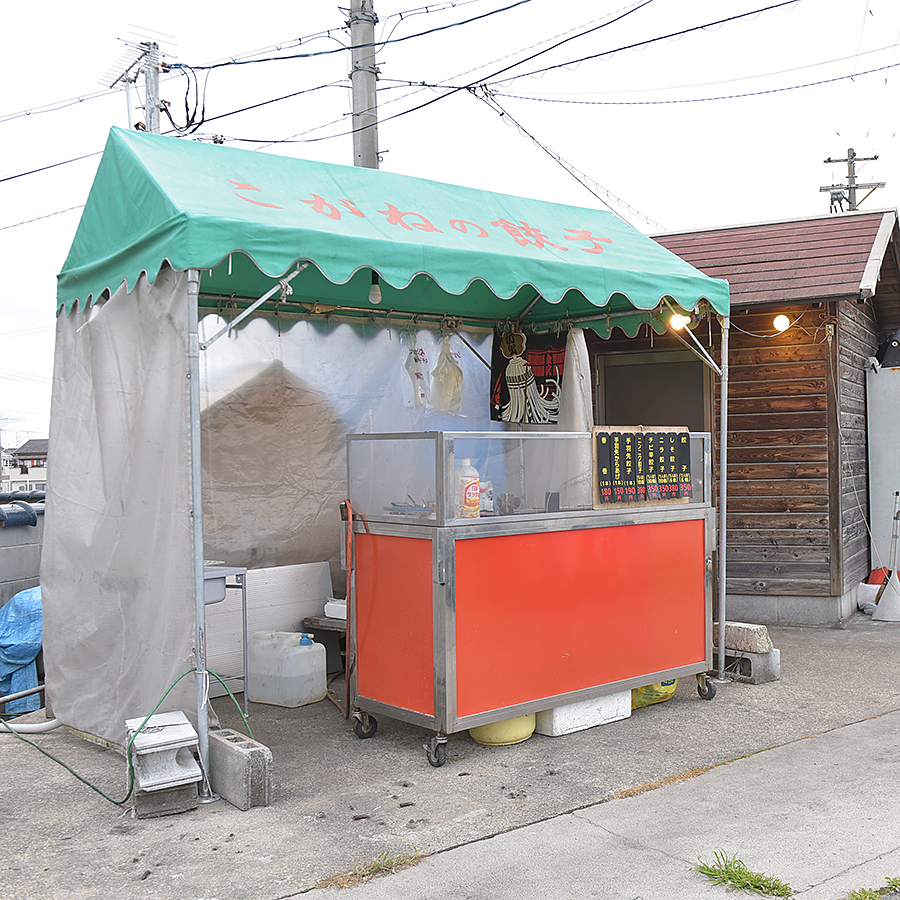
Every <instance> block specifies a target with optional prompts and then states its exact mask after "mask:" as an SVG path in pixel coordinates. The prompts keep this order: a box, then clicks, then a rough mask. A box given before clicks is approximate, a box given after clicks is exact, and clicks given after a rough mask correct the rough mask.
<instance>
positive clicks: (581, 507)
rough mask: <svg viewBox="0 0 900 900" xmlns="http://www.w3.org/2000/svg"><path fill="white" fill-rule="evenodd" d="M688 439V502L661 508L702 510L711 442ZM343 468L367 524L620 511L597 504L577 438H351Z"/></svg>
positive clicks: (590, 445)
mask: <svg viewBox="0 0 900 900" xmlns="http://www.w3.org/2000/svg"><path fill="white" fill-rule="evenodd" d="M689 439H690V469H689V473H688V479H689V483H690V487H689V489H688V490H687V491H686V494H687V496H682V497H680V498H676V499H675V500H674V501H672V500H670V501H663V502H668V503H672V502H675V503H679V502H680V503H709V501H710V495H709V472H710V455H711V446H710V443H711V442H710V436H709V435H708V434H704V433H700V434H691V435H689ZM347 460H348V473H347V480H348V485H349V488H350V497H351V498H352V499H353V507H354V512H356V513H361V514H362V515H363V516H365V518H366V519H367V520H368V521H370V522H409V523H416V524H428V525H450V524H464V523H468V522H471V521H472V520H473V519H477V520H480V521H490V520H495V519H497V518H504V517H508V516H516V517H528V516H532V517H539V518H542V519H543V518H546V516H547V515H548V514H566V513H578V512H583V511H585V510H590V509H593V508H596V509H622V508H624V506H625V504H623V503H611V504H599V503H598V502H597V500H596V497H595V494H596V482H597V474H596V473H597V458H596V448H595V438H594V436H593V435H591V434H587V433H582V432H577V433H569V432H559V433H553V432H531V433H529V432H450V431H444V432H436V431H435V432H422V433H416V434H358V435H350V436H349V437H348V450H347ZM476 478H477V487H474V486H473V483H472V482H473V480H474V479H476ZM466 487H468V489H469V498H468V505H467V502H466V497H465V490H466ZM474 491H477V496H476V495H475V494H474V493H473V492H474ZM636 502H637V503H638V504H640V505H651V504H652V503H653V501H648V500H642V501H641V500H639V501H636ZM629 505H631V504H629Z"/></svg>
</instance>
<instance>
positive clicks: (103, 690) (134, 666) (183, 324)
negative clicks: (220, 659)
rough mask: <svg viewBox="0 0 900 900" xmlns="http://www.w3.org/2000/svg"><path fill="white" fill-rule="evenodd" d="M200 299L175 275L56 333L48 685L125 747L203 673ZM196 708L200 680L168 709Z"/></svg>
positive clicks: (66, 718) (61, 323)
mask: <svg viewBox="0 0 900 900" xmlns="http://www.w3.org/2000/svg"><path fill="white" fill-rule="evenodd" d="M186 297H187V290H186V280H185V277H184V275H183V274H181V275H179V274H176V273H174V272H172V271H171V270H170V269H165V270H164V271H163V272H162V273H161V274H160V278H159V281H158V282H157V284H156V285H155V286H154V287H153V288H150V287H149V286H148V285H147V282H146V279H145V278H141V279H140V280H139V282H138V284H137V285H136V287H135V290H134V292H133V294H131V295H127V294H125V292H124V291H118V292H116V293H115V294H114V295H113V296H112V297H111V298H110V299H109V300H108V301H107V302H106V303H103V304H99V305H96V306H94V307H92V308H91V309H90V310H89V311H87V312H84V311H81V312H74V311H73V313H72V314H71V315H69V316H65V315H61V316H60V317H59V318H58V320H57V326H56V358H55V361H54V379H53V393H52V402H51V417H50V448H51V453H50V460H51V462H50V468H49V472H48V475H49V478H48V485H47V488H48V503H47V513H46V523H45V531H44V543H43V551H42V558H41V589H42V597H43V603H44V667H45V673H46V681H45V683H46V685H47V694H48V699H49V700H50V703H51V705H52V709H53V714H54V715H55V716H56V717H57V718H58V719H60V721H62V722H63V723H64V724H66V725H69V726H71V727H73V728H75V729H77V730H79V731H82V732H85V733H87V734H90V735H93V736H95V737H99V738H102V739H104V740H107V741H111V742H114V743H117V744H121V743H122V742H123V740H124V721H125V719H126V718H128V717H131V716H140V715H148V714H149V713H150V711H151V710H152V708H153V705H154V704H155V703H156V701H157V700H158V699H159V698H160V697H161V696H162V694H163V693H164V691H165V689H166V688H167V687H168V686H169V685H170V684H171V683H172V682H173V681H175V679H176V678H177V677H178V676H179V675H181V674H182V673H183V672H185V671H187V670H188V669H190V668H191V667H192V665H193V662H192V647H193V637H194V604H193V600H192V585H193V574H192V573H193V568H192V559H193V557H192V547H191V517H190V505H191V504H190V497H191V483H190V444H189V430H188V428H189V413H188V399H189V398H188V384H187V380H186V378H185V373H186V367H187V306H186V302H185V301H186ZM196 705H197V701H196V681H195V679H194V677H193V676H188V677H187V678H185V679H183V680H182V681H181V682H180V684H179V685H178V687H177V688H176V689H175V690H174V691H173V692H172V694H170V695H169V698H168V702H167V704H166V706H165V709H183V710H185V711H186V712H188V713H190V712H191V710H192V709H193V713H194V716H193V717H194V718H196Z"/></svg>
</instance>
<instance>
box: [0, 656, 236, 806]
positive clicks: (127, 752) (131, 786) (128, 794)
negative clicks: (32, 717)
mask: <svg viewBox="0 0 900 900" xmlns="http://www.w3.org/2000/svg"><path fill="white" fill-rule="evenodd" d="M196 671H197V670H196V669H188V670H187V672H183V673H182V674H181V675H179V676H178V678H176V679H175V681H173V682H172V684H170V685H169V687H168V688H167V689H166V692H165V693H164V694H163V695H162V697H160V698H159V700H158V701H157V703H156V706H154V707H153V709H152V710H151V711H150V713H149V714H148V715H147V717H146V718H145V719H144V720H143V721H142V722H141V724H140V725H139V726H138V728H137V729H136V730H135V731H134V733H133V734H132V735H131V737H130V738H129V740H128V742H127V744H126V745H125V757H126V760H127V764H128V790H127V792H126V794H125V796H124V797H123V798H122V799H121V800H117V799H116V798H115V797H111V796H110V795H109V794H107V793H106V791H104V790H103V789H102V788H99V787H97V785H95V784H93V783H92V782H90V781H88V780H87V778H85V777H84V776H83V775H79V774H78V772H76V771H75V770H74V769H73V768H72V767H71V766H70V765H69V764H68V763H66V762H64V761H63V760H61V759H59V758H58V757H56V756H54V755H53V754H52V753H51V752H50V751H49V750H45V749H44V748H43V747H42V746H41V745H40V744H38V743H37V741H34V740H32V739H31V738H28V737H26V736H25V735H24V734H20V733H19V732H18V731H16V730H15V727H14V725H12V724H10V722H8V721H7V722H4V723H3V725H4V726H5V729H4V730H5V731H6V733H8V734H11V735H13V736H14V737H15V738H16V739H17V740H20V741H22V742H23V743H25V744H30V745H31V746H32V747H34V749H35V750H37V751H38V752H40V753H42V754H43V755H44V756H46V757H47V758H48V759H50V760H52V761H53V762H55V763H57V764H58V765H60V766H62V767H63V768H64V769H65V770H66V771H67V772H69V773H70V774H71V775H74V776H75V778H77V779H78V780H79V781H80V782H81V783H82V784H85V785H87V787H89V788H90V789H91V790H92V791H96V792H97V793H98V794H99V795H100V796H101V797H103V799H104V800H108V801H109V802H110V803H112V804H114V805H115V806H124V804H125V803H127V802H128V800H129V799H130V797H131V795H132V794H133V793H134V764H133V762H132V758H131V747H132V744H134V741H135V738H137V736H138V735H139V734H140V733H141V731H143V729H144V726H145V725H146V724H147V722H149V721H150V718H151V717H152V716H153V715H154V714H155V713H156V711H157V710H158V709H159V707H160V706H162V703H163V701H164V700H165V699H166V697H168V696H169V694H170V693H171V691H172V689H173V688H174V687H175V686H176V685H177V684H178V683H179V682H180V681H181V680H182V679H183V678H186V677H187V676H188V675H191V674H192V673H194V672H196ZM209 674H210V675H212V676H213V677H214V678H216V679H217V680H218V681H219V682H220V683H221V685H222V687H224V688H225V690H226V691H227V692H228V696H229V697H231V699H232V701H233V702H234V705H235V706H236V707H237V710H238V712H239V713H240V714H241V719H243V722H244V726H245V727H246V728H247V734H248V736H249V737H250V738H253V732H252V731H251V730H250V723H249V722H248V721H247V717H246V716H245V715H244V711H243V710H242V709H241V706H240V704H239V703H238V702H237V699H236V698H235V696H234V694H233V693H232V692H231V690H230V689H229V688H228V685H227V684H225V682H224V681H223V680H222V678H220V677H219V676H218V675H217V674H216V673H215V672H209ZM244 689H245V690H246V686H245V688H244ZM203 777H204V778H206V772H203Z"/></svg>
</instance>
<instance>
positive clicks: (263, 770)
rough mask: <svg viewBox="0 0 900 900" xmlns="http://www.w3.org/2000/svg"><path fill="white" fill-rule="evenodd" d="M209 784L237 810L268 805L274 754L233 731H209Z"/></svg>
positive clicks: (225, 729) (256, 742) (227, 729)
mask: <svg viewBox="0 0 900 900" xmlns="http://www.w3.org/2000/svg"><path fill="white" fill-rule="evenodd" d="M209 784H210V787H211V788H212V789H213V790H214V791H215V792H216V793H217V794H218V795H219V796H220V797H222V798H223V799H225V800H227V801H228V802H229V803H230V804H231V805H232V806H236V807H237V808H238V809H243V810H248V809H250V808H251V807H253V806H268V805H269V795H270V791H271V785H272V751H271V750H270V749H269V748H268V747H266V746H265V745H263V744H260V743H259V742H258V741H254V740H253V739H252V738H249V737H246V736H245V735H243V734H239V733H238V732H236V731H232V730H231V729H230V728H222V729H219V730H217V731H210V733H209Z"/></svg>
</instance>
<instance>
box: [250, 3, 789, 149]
mask: <svg viewBox="0 0 900 900" xmlns="http://www.w3.org/2000/svg"><path fill="white" fill-rule="evenodd" d="M652 2H653V0H642V2H639V3H637V4H636V5H633V6H631V7H625V8H624V10H625V11H624V12H623V11H621V10H620V11H619V13H618V14H616V15H615V17H614V18H611V19H608V20H606V21H604V22H603V23H602V24H601V25H597V26H595V27H592V28H590V29H588V30H587V31H583V32H579V33H578V34H576V35H572V36H571V37H566V38H564V39H562V40H560V41H558V42H557V43H555V44H553V45H552V46H550V47H547V48H545V49H543V50H539V51H537V52H536V53H533V54H532V55H531V56H529V57H527V58H526V59H524V60H520V61H519V62H516V63H511V64H510V65H508V66H505V67H504V68H502V69H500V70H499V71H497V72H494V73H493V74H492V75H489V76H487V79H484V80H489V79H491V78H495V77H496V76H497V75H499V74H502V73H503V72H506V71H508V70H509V69H511V68H515V66H517V65H521V64H522V63H523V62H529V61H530V60H532V59H535V58H537V57H538V56H541V55H542V54H544V53H549V52H550V51H551V50H555V49H556V48H557V47H559V46H562V44H565V43H568V42H569V41H570V40H575V39H576V38H579V37H584V36H585V35H587V34H591V33H592V32H594V31H597V30H598V29H599V28H605V27H607V26H609V25H613V24H615V23H616V22H619V21H621V20H622V19H624V18H626V17H627V16H629V15H631V14H632V13H634V12H637V11H638V10H639V9H642V8H643V7H645V6H648V5H649V4H650V3H652ZM787 2H791V3H796V2H799V0H787ZM657 40H663V38H658V39H657ZM481 68H483V67H481ZM470 71H472V70H470ZM463 74H468V73H463ZM481 81H482V80H476V81H472V82H469V83H468V84H463V85H455V86H454V85H446V86H445V85H425V87H429V88H432V89H436V90H444V91H446V93H444V94H440V95H438V96H437V97H432V98H431V99H430V100H426V101H425V102H424V103H420V104H419V105H418V106H413V107H411V108H409V109H406V110H403V111H401V112H399V113H395V114H394V115H392V116H387V117H380V118H379V124H382V123H384V122H390V121H393V120H394V119H398V118H401V117H402V116H406V115H409V114H410V113H414V112H418V111H419V110H420V109H424V108H425V107H427V106H431V104H433V103H436V102H437V101H438V100H443V99H444V98H446V97H448V96H452V95H453V94H457V93H459V92H460V91H468V90H471V89H472V88H474V87H477V86H478V85H479V84H480V83H481ZM400 99H405V98H400ZM394 102H397V101H394ZM340 121H342V120H335V121H333V122H330V123H328V124H329V125H333V124H337V123H338V122H340ZM322 127H327V125H326V126H317V127H316V128H314V129H310V130H309V131H307V132H301V135H303V134H309V133H310V132H311V131H315V130H319V129H320V128H322ZM371 127H372V126H371V125H363V126H360V127H359V128H352V129H350V130H349V131H344V132H340V133H337V134H330V135H324V136H322V137H315V138H302V137H301V136H298V135H294V136H292V137H289V138H280V139H276V140H260V139H256V138H233V140H235V141H240V142H244V143H253V144H265V146H267V147H272V146H275V145H276V144H294V143H301V144H308V143H317V142H319V141H324V140H332V139H333V138H336V137H346V136H348V135H353V134H357V133H359V132H361V131H365V130H366V129H368V128H371Z"/></svg>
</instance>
